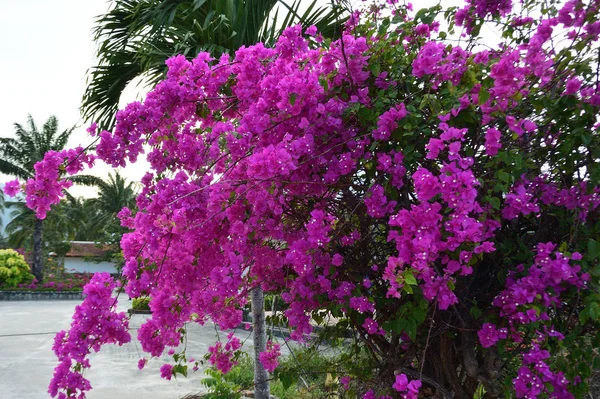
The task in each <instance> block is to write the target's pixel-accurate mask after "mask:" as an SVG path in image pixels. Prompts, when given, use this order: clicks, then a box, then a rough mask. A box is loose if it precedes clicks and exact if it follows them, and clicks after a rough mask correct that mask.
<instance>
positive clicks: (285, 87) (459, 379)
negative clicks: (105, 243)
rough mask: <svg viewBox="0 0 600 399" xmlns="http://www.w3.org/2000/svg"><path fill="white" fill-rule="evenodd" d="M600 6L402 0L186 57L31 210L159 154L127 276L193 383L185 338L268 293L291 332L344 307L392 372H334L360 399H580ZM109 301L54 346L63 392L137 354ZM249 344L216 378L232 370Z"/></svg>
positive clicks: (85, 312)
mask: <svg viewBox="0 0 600 399" xmlns="http://www.w3.org/2000/svg"><path fill="white" fill-rule="evenodd" d="M599 9H600V2H598V1H597V0H594V1H578V0H571V1H567V2H561V3H560V4H559V3H558V2H554V1H543V2H542V1H537V0H524V1H523V2H514V3H513V2H511V1H510V0H502V1H490V0H485V1H482V0H470V1H468V2H467V3H466V4H465V6H464V7H463V8H449V9H447V8H443V7H442V6H437V7H434V8H430V9H424V10H413V9H412V6H411V5H410V4H406V5H403V4H401V2H396V1H394V0H389V1H388V2H387V3H385V4H372V5H369V6H368V7H367V8H365V9H364V10H362V11H359V12H355V13H354V14H353V15H352V17H351V18H350V20H349V23H348V24H347V26H346V31H345V33H344V34H343V36H342V38H341V39H340V40H337V41H333V42H330V41H328V40H324V39H322V37H321V36H320V35H319V33H318V32H316V30H315V29H314V28H308V29H306V30H304V31H303V30H302V28H301V27H299V26H298V27H294V28H290V29H288V30H287V31H285V33H284V34H283V35H282V36H281V38H280V39H279V41H278V42H277V44H276V46H275V47H274V48H265V47H264V46H263V45H261V44H258V45H255V46H251V47H247V48H241V49H239V50H238V51H237V52H236V53H235V54H234V55H232V56H223V57H221V58H219V59H213V58H211V57H210V55H208V54H205V53H201V54H200V55H198V56H197V57H196V58H195V59H194V60H192V61H189V60H186V59H185V58H184V57H183V56H178V57H174V58H171V59H170V60H168V61H167V63H168V67H169V71H168V74H167V76H166V78H165V80H164V81H163V82H161V83H160V84H158V85H157V86H156V87H155V88H154V89H153V90H152V91H151V92H150V93H149V94H148V95H147V97H146V99H145V100H144V101H143V102H136V103H132V104H130V105H128V106H127V107H126V108H125V109H123V110H122V111H120V112H119V113H118V115H117V125H116V127H115V129H114V131H113V132H108V131H102V132H96V128H95V126H94V125H92V126H91V127H90V129H89V132H90V133H91V134H92V135H97V138H98V143H97V146H96V152H95V154H92V153H86V152H82V149H79V150H77V149H76V150H71V151H64V152H61V153H49V154H48V155H47V156H46V157H45V159H44V160H43V161H42V162H41V163H39V164H38V165H36V177H35V179H32V180H29V181H28V182H26V184H25V186H24V187H25V188H24V189H25V191H26V193H27V200H28V204H29V206H31V207H32V208H33V209H35V210H36V211H37V213H38V214H39V215H40V216H42V217H43V215H44V214H45V212H46V211H47V210H48V209H49V208H50V206H51V205H52V204H54V203H56V202H57V201H58V200H59V197H60V196H61V190H62V189H63V188H64V187H66V185H67V184H68V183H67V182H65V181H63V180H61V178H62V176H63V174H64V173H76V172H78V171H80V170H81V169H83V165H84V164H85V163H88V164H92V163H93V162H94V161H95V159H101V160H103V161H104V162H106V163H108V164H109V165H112V166H114V167H120V166H125V165H126V164H127V163H130V162H135V161H136V160H137V159H138V157H140V156H141V155H142V154H143V153H144V152H146V156H147V159H148V161H149V162H150V165H151V170H150V171H149V172H148V174H147V175H146V176H145V177H144V178H143V181H142V183H143V190H142V192H141V193H140V195H139V197H138V199H137V205H138V207H139V211H138V212H137V213H135V214H132V213H131V211H129V210H127V209H124V210H123V211H122V212H121V213H120V217H121V221H122V223H123V225H124V226H127V227H129V228H131V229H133V232H132V233H129V234H127V235H125V236H124V237H123V240H122V242H121V246H122V249H123V251H124V256H125V266H124V268H123V277H124V279H125V283H124V287H125V288H124V289H125V291H126V292H127V293H128V294H129V295H130V296H132V297H139V296H145V295H150V296H151V298H152V300H151V302H150V308H151V309H152V312H153V314H152V318H150V319H149V320H148V321H147V322H145V324H143V325H142V327H141V328H140V329H139V331H138V336H137V338H138V339H139V340H140V342H141V344H142V347H143V349H144V351H146V352H147V353H148V354H149V355H150V356H159V355H161V354H162V353H163V352H164V351H165V350H167V351H169V350H171V353H173V350H174V351H175V352H174V353H175V355H174V363H173V364H167V365H164V366H163V368H162V369H161V374H162V376H163V377H166V378H169V379H170V378H171V377H172V376H173V375H177V374H185V373H186V371H187V366H186V365H185V359H186V358H187V356H189V354H186V353H184V349H183V348H180V347H179V344H180V342H182V335H183V334H184V333H185V330H184V326H185V323H186V322H189V321H190V320H191V321H195V322H198V323H203V322H204V321H205V320H207V319H212V320H213V321H214V322H215V323H217V324H218V326H219V327H221V328H223V329H228V328H232V327H235V326H237V325H238V324H239V323H240V321H241V318H242V308H243V306H244V305H245V304H246V302H247V297H248V293H249V291H250V290H251V289H252V288H253V287H255V286H258V285H260V286H261V287H262V288H263V289H264V290H265V292H267V293H279V294H280V295H281V297H282V298H283V299H284V301H285V302H286V303H287V309H286V310H285V313H284V314H285V320H286V322H287V323H289V326H290V327H291V329H292V330H293V334H292V337H293V338H294V339H298V340H302V339H304V338H305V337H306V335H307V334H309V333H311V331H313V324H314V323H316V322H318V321H320V320H323V319H324V317H325V316H328V315H331V316H334V318H335V319H334V320H336V321H337V329H338V331H339V333H340V334H346V333H347V332H348V330H351V331H353V333H354V336H355V337H356V340H357V341H356V343H355V345H354V347H356V348H357V350H359V351H367V352H368V353H370V356H371V359H372V360H373V362H372V364H375V365H376V367H375V368H374V369H372V370H368V371H370V373H369V372H365V370H364V369H365V368H367V367H362V368H361V367H360V366H361V365H360V364H356V365H355V367H354V370H355V371H350V372H348V375H343V376H340V382H341V385H342V386H343V388H341V389H342V390H343V389H347V393H348V394H349V392H356V393H358V394H359V395H361V397H364V398H381V397H384V398H386V397H392V398H397V397H402V398H416V397H417V396H418V395H421V396H437V397H446V398H450V397H459V398H472V397H473V396H475V395H482V394H485V395H486V396H487V397H490V398H494V397H518V398H521V397H526V398H548V397H552V398H573V397H582V395H584V393H585V392H586V390H587V380H588V377H589V376H590V374H591V368H592V366H593V365H594V364H597V363H595V356H596V352H595V351H594V350H593V348H595V347H598V346H599V345H600V337H599V336H598V330H597V323H598V319H599V317H600V303H599V299H600V298H599V296H598V295H599V294H598V282H599V281H598V279H599V277H600V269H599V265H598V259H599V256H600V244H599V243H598V236H599V229H600V225H599V221H598V215H599V209H598V205H599V204H600V197H599V195H600V188H599V186H598V181H599V179H600V162H599V158H600V147H599V142H600V137H599V135H598V131H599V121H598V111H599V107H600V87H599V80H600V77H599V70H598V68H599V65H598V57H599V56H600V46H599V42H598V38H599V34H600V21H599V20H598V15H600V12H599ZM492 40H493V41H492ZM114 286H115V283H114V282H112V280H111V279H110V277H109V276H107V275H98V274H97V275H96V276H95V277H94V278H93V279H92V281H91V282H90V284H89V285H88V286H87V287H86V289H85V292H86V294H87V297H86V299H85V300H84V302H83V303H82V305H81V306H79V307H78V308H77V311H76V314H75V316H74V318H73V323H72V325H71V329H70V330H69V331H68V332H62V333H60V334H59V335H58V336H57V337H56V341H55V346H54V350H55V352H56V354H57V356H58V357H59V359H60V365H59V366H58V367H57V369H56V371H55V375H54V379H53V380H52V384H51V388H50V392H51V393H52V395H54V396H56V395H57V394H58V395H59V396H60V397H64V395H65V394H67V395H68V396H70V397H83V396H84V394H83V393H84V392H85V391H86V390H87V389H89V388H90V383H89V382H88V381H87V380H86V379H85V378H84V377H83V376H82V371H83V370H84V369H86V368H88V367H90V363H89V360H88V358H87V355H88V353H89V352H90V351H91V350H92V349H93V350H98V349H99V348H100V346H101V345H103V344H106V343H118V344H122V343H124V342H128V341H129V340H130V335H129V333H128V331H127V327H128V325H127V320H126V318H125V316H124V314H122V313H121V314H117V313H115V310H114V305H115V300H114V299H113V298H111V290H112V288H113V287H114ZM239 347H240V342H239V341H238V340H237V338H235V336H233V335H230V341H229V342H223V343H222V342H220V343H218V344H217V345H215V346H214V347H212V348H211V351H210V353H211V357H210V359H211V362H213V363H215V364H216V366H217V367H219V368H221V369H222V370H223V371H227V370H228V369H229V368H231V365H232V359H233V357H234V356H235V351H236V350H238V349H239ZM270 347H271V348H276V347H275V345H271V346H270ZM261 358H264V359H268V363H269V368H270V369H274V370H275V371H274V372H275V373H277V356H276V354H275V355H273V354H272V353H267V354H264V355H263V356H261ZM144 364H145V360H142V361H141V362H140V366H143V365H144ZM369 368H370V367H369ZM361 370H362V371H361ZM366 379H371V380H372V381H376V382H377V383H376V384H375V383H374V384H373V385H371V386H372V387H375V388H374V389H371V390H368V391H367V390H366V389H363V388H364V387H368V386H369V385H368V381H366ZM361 384H362V385H361ZM361 387H362V388H361ZM361 389H362V390H361Z"/></svg>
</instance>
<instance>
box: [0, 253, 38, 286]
mask: <svg viewBox="0 0 600 399" xmlns="http://www.w3.org/2000/svg"><path fill="white" fill-rule="evenodd" d="M32 281H33V274H31V268H30V267H29V265H28V264H27V262H25V258H24V257H23V255H21V254H19V253H18V252H16V251H13V250H12V249H1V250H0V286H1V287H5V288H13V287H17V286H18V285H19V284H27V283H30V282H32Z"/></svg>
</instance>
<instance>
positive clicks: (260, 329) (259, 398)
mask: <svg viewBox="0 0 600 399" xmlns="http://www.w3.org/2000/svg"><path fill="white" fill-rule="evenodd" d="M264 306H265V293H264V292H263V290H262V288H260V287H256V288H254V289H253V290H252V324H253V331H254V397H255V398H256V399H269V396H270V388H269V374H268V373H267V370H265V368H264V366H263V365H262V363H261V361H260V357H259V356H260V353H261V352H264V351H266V350H267V325H266V323H265V310H264Z"/></svg>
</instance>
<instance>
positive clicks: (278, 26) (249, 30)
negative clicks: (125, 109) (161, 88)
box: [81, 0, 346, 129]
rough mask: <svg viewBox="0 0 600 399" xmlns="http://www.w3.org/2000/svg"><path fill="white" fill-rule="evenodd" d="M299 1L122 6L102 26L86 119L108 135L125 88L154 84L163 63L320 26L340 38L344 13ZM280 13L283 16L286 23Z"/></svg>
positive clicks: (138, 0)
mask: <svg viewBox="0 0 600 399" xmlns="http://www.w3.org/2000/svg"><path fill="white" fill-rule="evenodd" d="M300 4H301V2H300V0H295V1H294V2H293V3H292V4H288V3H286V2H285V1H283V0H117V1H114V2H113V5H112V7H111V9H110V10H109V11H108V12H107V13H106V14H104V15H101V16H99V17H98V18H97V19H96V27H95V29H94V38H95V40H96V42H97V43H98V49H97V53H96V55H97V59H98V63H97V65H95V66H93V67H92V68H90V70H89V71H88V77H87V88H86V92H85V94H84V96H83V102H82V107H81V110H82V113H83V116H84V118H85V119H87V120H95V121H97V122H98V123H99V125H100V127H101V128H105V129H109V128H111V127H112V125H113V123H114V117H115V114H116V111H117V107H118V104H119V99H120V97H121V94H122V92H123V90H124V89H125V87H127V85H128V84H130V83H131V82H132V81H134V79H136V78H140V79H141V81H142V82H143V84H146V85H154V84H155V83H156V82H158V81H159V80H160V79H161V78H162V77H163V74H164V72H165V69H166V67H165V60H166V59H167V58H169V57H170V56H173V55H175V54H183V55H185V56H186V57H188V58H192V57H195V56H196V55H197V54H198V53H199V52H201V51H207V52H210V53H211V54H212V55H213V56H214V57H218V56H220V55H221V54H223V53H232V52H234V51H235V50H237V49H238V48H240V47H241V46H244V45H251V44H254V43H256V42H258V41H263V42H265V43H266V44H268V45H272V44H273V43H274V42H275V40H276V39H277V37H278V36H279V35H280V33H281V32H282V30H283V29H285V28H286V27H288V26H290V25H293V24H296V23H299V22H300V23H302V25H303V26H304V27H308V26H310V25H313V24H314V25H316V26H317V28H318V29H319V31H321V32H322V33H323V35H325V36H326V37H335V36H338V35H339V34H340V32H341V29H340V26H341V24H342V23H343V22H344V20H345V19H344V18H342V16H343V15H345V12H346V8H345V7H339V6H336V7H317V1H316V0H313V1H312V2H310V3H309V4H308V8H307V9H306V11H305V12H303V13H300V12H299V9H300ZM280 13H285V16H284V17H283V19H282V20H280V19H278V17H279V16H280Z"/></svg>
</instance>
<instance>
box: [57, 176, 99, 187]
mask: <svg viewBox="0 0 600 399" xmlns="http://www.w3.org/2000/svg"><path fill="white" fill-rule="evenodd" d="M65 180H69V181H71V182H73V183H75V184H80V185H82V186H88V187H97V186H99V185H100V184H102V179H100V178H99V177H96V176H91V175H75V176H68V177H66V178H65Z"/></svg>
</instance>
